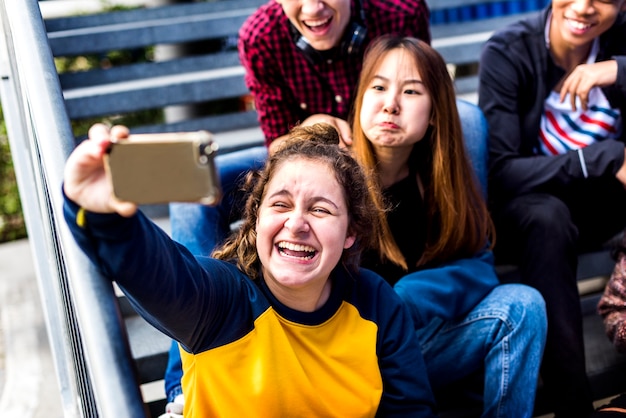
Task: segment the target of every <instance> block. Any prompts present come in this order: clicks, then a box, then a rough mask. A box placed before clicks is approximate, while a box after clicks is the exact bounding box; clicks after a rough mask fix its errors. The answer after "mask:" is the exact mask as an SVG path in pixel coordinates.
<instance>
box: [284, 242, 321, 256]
mask: <svg viewBox="0 0 626 418" xmlns="http://www.w3.org/2000/svg"><path fill="white" fill-rule="evenodd" d="M277 247H278V252H279V253H280V254H281V255H285V256H287V257H293V258H298V259H301V260H310V259H312V258H313V257H315V254H317V251H316V250H315V248H313V247H310V246H308V245H300V244H292V243H290V242H284V241H282V242H279V243H278V245H277Z"/></svg>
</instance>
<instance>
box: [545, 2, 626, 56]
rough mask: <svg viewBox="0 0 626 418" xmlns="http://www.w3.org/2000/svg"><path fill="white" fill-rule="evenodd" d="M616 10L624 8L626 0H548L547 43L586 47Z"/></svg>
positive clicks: (558, 46) (564, 46)
mask: <svg viewBox="0 0 626 418" xmlns="http://www.w3.org/2000/svg"><path fill="white" fill-rule="evenodd" d="M620 10H621V11H625V10H626V0H552V24H551V26H550V43H551V44H552V45H554V46H555V47H557V48H567V49H575V48H578V47H584V46H587V45H589V44H590V43H591V42H592V41H593V40H594V39H595V38H597V37H598V36H600V35H601V34H602V33H604V32H606V30H607V29H609V28H610V27H611V26H612V25H613V23H615V20H616V19H617V15H618V13H619V12H620Z"/></svg>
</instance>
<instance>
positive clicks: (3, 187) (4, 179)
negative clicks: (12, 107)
mask: <svg viewBox="0 0 626 418" xmlns="http://www.w3.org/2000/svg"><path fill="white" fill-rule="evenodd" d="M24 237H26V225H25V224H24V217H23V215H22V205H21V202H20V195H19V193H18V190H17V183H16V180H15V173H14V171H13V160H12V159H11V150H10V148H9V139H8V137H7V132H6V124H5V123H4V118H3V117H2V111H1V109H0V242H6V241H13V240H16V239H20V238H24Z"/></svg>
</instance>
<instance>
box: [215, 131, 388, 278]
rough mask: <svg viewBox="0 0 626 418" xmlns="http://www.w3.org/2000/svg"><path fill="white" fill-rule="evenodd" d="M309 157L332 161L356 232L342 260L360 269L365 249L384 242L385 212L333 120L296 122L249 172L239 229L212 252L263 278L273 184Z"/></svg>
mask: <svg viewBox="0 0 626 418" xmlns="http://www.w3.org/2000/svg"><path fill="white" fill-rule="evenodd" d="M298 159H307V160H311V161H315V162H322V163H325V164H327V165H328V166H329V167H330V168H331V169H332V170H333V172H334V173H335V178H336V179H337V182H338V183H339V185H340V186H341V188H342V192H343V196H344V198H345V200H346V207H347V209H348V218H349V219H348V231H349V233H350V234H351V235H354V236H355V237H356V241H355V243H354V245H352V246H351V247H350V248H348V249H345V250H344V251H343V254H342V256H341V262H342V263H343V264H344V265H345V266H346V268H348V269H349V270H351V271H356V270H357V269H358V266H359V263H360V258H361V252H362V251H363V249H366V248H374V247H375V245H376V244H377V241H378V234H379V233H380V232H379V231H380V228H381V225H383V223H384V222H385V219H384V214H383V213H382V212H381V211H379V209H378V208H377V206H376V205H375V204H374V202H373V201H372V199H371V196H370V191H369V189H368V181H367V179H366V176H365V174H364V171H363V170H362V169H361V167H360V166H359V164H358V163H357V162H356V160H355V159H354V158H353V157H352V156H351V155H350V153H349V152H348V151H347V150H345V149H343V148H341V147H339V134H338V133H337V131H336V130H335V129H334V128H333V127H332V126H330V125H328V124H323V123H318V124H315V125H312V126H306V127H296V128H294V129H292V130H291V132H290V133H289V135H288V137H287V138H286V139H285V140H284V141H282V142H281V144H280V145H279V146H277V149H276V150H275V151H274V152H273V153H272V154H271V156H270V157H269V159H268V161H267V162H266V164H265V167H264V168H263V169H262V170H260V171H256V172H250V173H248V175H247V177H246V181H245V184H244V190H245V192H246V193H248V198H247V200H246V205H245V209H244V214H243V222H242V224H241V227H240V228H239V230H238V231H237V232H236V233H234V234H233V235H231V236H230V237H229V238H228V239H227V240H226V241H225V242H224V243H223V244H222V245H221V246H220V247H218V248H217V249H216V250H214V251H213V253H212V256H213V257H215V258H219V259H222V260H230V261H233V262H234V263H236V265H237V267H238V268H239V269H240V270H241V271H243V272H244V273H245V274H246V275H248V276H249V277H251V278H253V279H254V278H257V277H258V276H259V273H260V271H261V263H260V260H259V256H258V253H257V250H256V238H257V236H256V223H257V218H258V213H259V208H260V205H261V202H262V201H263V199H264V197H265V191H266V188H267V185H268V183H269V182H270V180H271V179H272V178H273V176H274V174H275V173H276V171H277V170H278V169H279V168H280V167H281V166H282V165H283V164H285V163H287V162H290V161H296V160H298Z"/></svg>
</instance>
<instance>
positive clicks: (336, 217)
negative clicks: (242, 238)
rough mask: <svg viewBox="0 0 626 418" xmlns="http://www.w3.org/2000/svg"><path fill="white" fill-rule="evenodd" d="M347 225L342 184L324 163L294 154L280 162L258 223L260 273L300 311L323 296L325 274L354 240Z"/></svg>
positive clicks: (327, 284) (327, 285) (281, 297)
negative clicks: (261, 270) (293, 157)
mask: <svg viewBox="0 0 626 418" xmlns="http://www.w3.org/2000/svg"><path fill="white" fill-rule="evenodd" d="M348 224H349V219H348V209H347V206H346V200H345V197H344V193H343V189H342V187H341V186H340V184H339V183H338V182H337V179H336V178H335V175H334V173H333V171H332V169H331V168H330V167H329V166H328V164H327V163H322V162H316V161H312V160H309V159H305V158H296V159H292V160H288V161H286V162H284V163H283V164H282V165H281V166H280V167H278V169H277V170H276V172H275V173H274V175H273V177H272V180H271V181H270V182H269V183H268V184H267V186H266V189H265V193H264V197H263V200H262V201H261V205H260V208H259V215H258V219H257V224H256V232H257V242H256V244H257V251H258V254H259V259H260V261H261V264H262V266H263V267H262V268H263V277H264V280H265V282H266V283H267V285H268V287H269V289H270V290H271V292H272V293H273V294H274V295H275V296H276V297H277V298H278V300H280V301H281V302H282V303H284V304H285V305H287V306H289V307H291V308H293V309H298V310H303V311H312V310H315V309H317V308H318V307H320V306H321V305H322V304H323V303H324V302H325V301H326V300H327V298H328V295H329V294H330V281H329V280H328V277H329V275H330V273H331V271H332V270H333V269H334V268H335V266H336V265H337V263H338V262H339V260H340V258H341V255H342V252H343V250H344V249H345V248H350V247H351V246H352V244H354V241H355V237H354V236H351V235H350V234H349V233H348Z"/></svg>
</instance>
